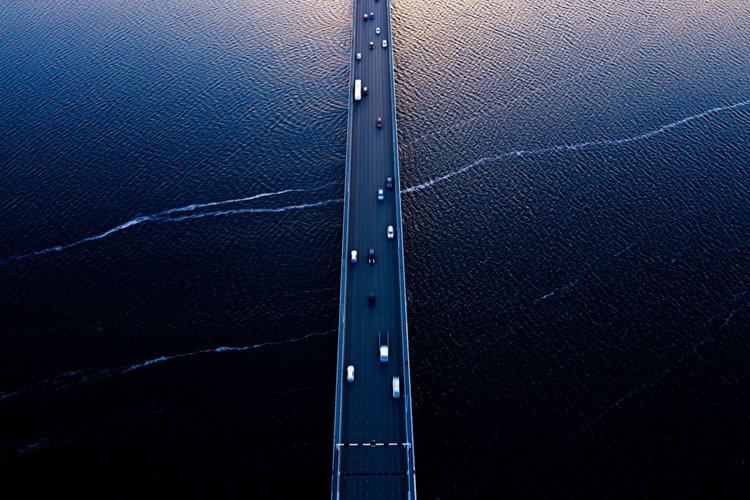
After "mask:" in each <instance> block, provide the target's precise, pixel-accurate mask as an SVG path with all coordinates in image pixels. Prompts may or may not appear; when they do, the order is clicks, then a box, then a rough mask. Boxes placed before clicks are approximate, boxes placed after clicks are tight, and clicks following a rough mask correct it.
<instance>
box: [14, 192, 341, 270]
mask: <svg viewBox="0 0 750 500" xmlns="http://www.w3.org/2000/svg"><path fill="white" fill-rule="evenodd" d="M331 185H333V183H329V184H326V185H323V186H319V187H316V188H311V189H283V190H281V191H274V192H268V193H259V194H255V195H252V196H247V197H244V198H234V199H231V200H222V201H212V202H206V203H193V204H190V205H185V206H184V207H177V208H171V209H169V210H164V211H162V212H157V213H155V214H150V215H141V216H139V217H135V218H133V219H130V220H129V221H127V222H123V223H122V224H120V225H119V226H115V227H113V228H112V229H108V230H107V231H104V232H103V233H100V234H97V235H94V236H88V237H86V238H82V239H80V240H78V241H74V242H72V243H65V244H63V245H56V246H52V247H48V248H44V249H42V250H36V251H33V252H29V253H25V254H18V255H12V256H10V257H6V258H4V259H0V265H3V264H7V263H8V262H9V261H14V260H23V259H27V258H29V257H37V256H41V255H45V254H48V253H51V252H62V251H63V250H68V249H71V248H74V247H77V246H79V245H82V244H84V243H90V242H92V241H96V240H101V239H103V238H106V237H107V236H111V235H113V234H115V233H118V232H120V231H123V230H125V229H128V228H130V227H133V226H137V225H139V224H143V223H144V222H180V221H183V220H188V219H197V218H200V217H209V216H214V217H215V216H219V215H230V214H239V213H269V212H286V211H288V210H299V209H302V208H309V207H313V206H321V205H326V204H331V203H334V202H337V201H340V200H326V201H324V202H319V203H307V204H301V205H290V206H286V207H278V208H246V209H235V210H222V211H213V212H201V213H200V214H191V215H182V216H179V217H173V215H174V214H180V213H184V212H193V211H195V210H199V209H203V208H211V207H218V206H223V205H230V204H235V203H243V202H248V201H253V200H258V199H261V198H268V197H272V196H281V195H284V194H288V193H304V192H313V191H319V190H321V189H325V188H327V187H330V186H331Z"/></svg>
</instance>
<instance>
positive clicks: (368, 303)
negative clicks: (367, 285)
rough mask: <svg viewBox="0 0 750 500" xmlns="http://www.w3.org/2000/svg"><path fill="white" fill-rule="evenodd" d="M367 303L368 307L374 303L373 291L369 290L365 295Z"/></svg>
mask: <svg viewBox="0 0 750 500" xmlns="http://www.w3.org/2000/svg"><path fill="white" fill-rule="evenodd" d="M367 305H369V306H370V307H372V306H374V305H375V294H374V293H373V292H370V295H368V296H367Z"/></svg>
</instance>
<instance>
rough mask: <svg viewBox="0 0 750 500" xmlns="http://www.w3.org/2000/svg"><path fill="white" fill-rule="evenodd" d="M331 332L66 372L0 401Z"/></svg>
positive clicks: (300, 340)
mask: <svg viewBox="0 0 750 500" xmlns="http://www.w3.org/2000/svg"><path fill="white" fill-rule="evenodd" d="M335 331H336V330H327V331H325V332H314V333H308V334H307V335H303V336H302V337H295V338H292V339H287V340H272V341H268V342H261V343H258V344H252V345H246V346H221V347H216V348H213V349H202V350H200V351H193V352H185V353H180V354H171V355H167V356H159V357H158V358H152V359H149V360H147V361H143V362H141V363H136V364H133V365H130V366H127V367H124V368H123V367H121V368H114V369H110V368H107V369H104V370H99V371H94V370H75V371H69V372H65V373H60V374H58V375H55V376H54V377H50V378H47V379H44V380H40V381H38V382H34V383H32V384H30V385H28V386H26V387H23V388H21V389H18V390H15V391H11V392H2V393H0V400H3V399H9V398H13V397H16V396H21V395H23V394H27V393H29V392H32V391H39V390H43V389H47V393H49V392H59V391H62V390H65V389H70V388H72V387H78V386H82V385H89V384H92V383H94V382H96V381H99V380H103V379H108V378H111V377H113V376H116V375H125V374H127V373H130V372H132V371H135V370H139V369H141V368H145V367H147V366H151V365H156V364H159V363H165V362H167V361H174V360H176V359H181V358H190V357H194V356H199V355H202V354H216V353H224V352H242V351H249V350H253V349H260V348H263V347H268V346H276V345H284V344H294V343H296V342H302V341H303V340H307V339H309V338H313V337H323V336H326V335H330V334H331V333H334V332H335ZM50 390H51V391H50Z"/></svg>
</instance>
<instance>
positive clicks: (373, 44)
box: [370, 42, 375, 50]
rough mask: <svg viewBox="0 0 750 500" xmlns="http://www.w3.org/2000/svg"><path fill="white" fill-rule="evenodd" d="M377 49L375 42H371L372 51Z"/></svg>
mask: <svg viewBox="0 0 750 500" xmlns="http://www.w3.org/2000/svg"><path fill="white" fill-rule="evenodd" d="M374 48H375V42H370V50H372V49H374Z"/></svg>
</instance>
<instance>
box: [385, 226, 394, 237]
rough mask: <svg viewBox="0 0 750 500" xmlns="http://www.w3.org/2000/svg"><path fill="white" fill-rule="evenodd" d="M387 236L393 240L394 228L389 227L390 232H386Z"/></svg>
mask: <svg viewBox="0 0 750 500" xmlns="http://www.w3.org/2000/svg"><path fill="white" fill-rule="evenodd" d="M386 234H387V235H388V239H389V240H392V239H393V226H388V231H386Z"/></svg>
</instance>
